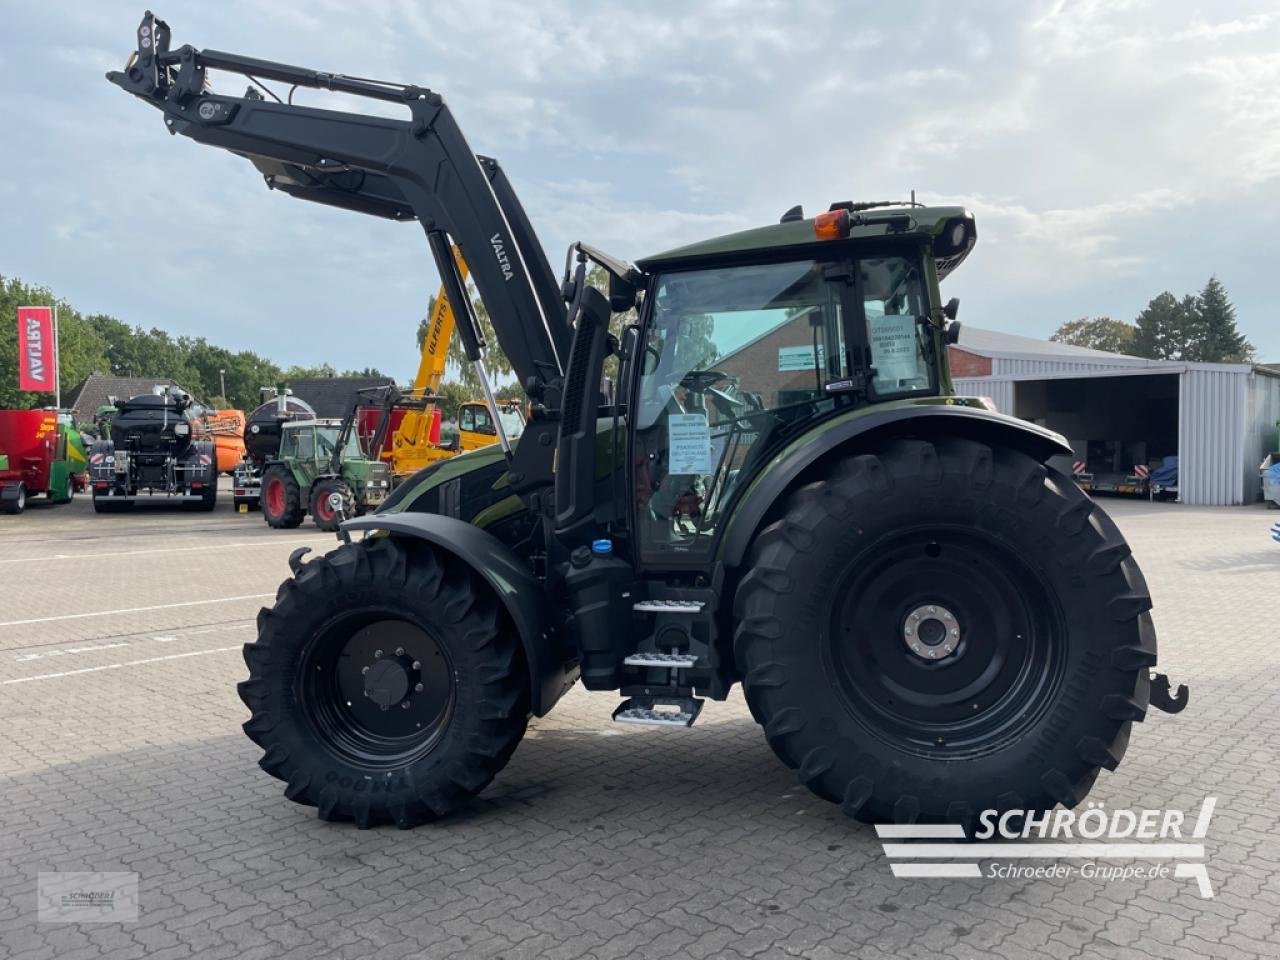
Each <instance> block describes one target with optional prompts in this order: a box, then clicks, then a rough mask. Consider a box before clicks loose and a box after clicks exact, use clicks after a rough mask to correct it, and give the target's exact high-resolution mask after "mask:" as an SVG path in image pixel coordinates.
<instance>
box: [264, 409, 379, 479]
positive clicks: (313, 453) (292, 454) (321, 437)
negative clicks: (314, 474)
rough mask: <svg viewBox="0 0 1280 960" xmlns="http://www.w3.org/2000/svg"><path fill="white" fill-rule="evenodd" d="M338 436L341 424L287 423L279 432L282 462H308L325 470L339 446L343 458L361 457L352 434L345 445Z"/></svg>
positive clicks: (320, 422)
mask: <svg viewBox="0 0 1280 960" xmlns="http://www.w3.org/2000/svg"><path fill="white" fill-rule="evenodd" d="M341 433H342V421H341V420H296V421H294V422H293V423H286V424H284V425H283V427H282V428H281V431H280V456H281V458H282V459H283V458H289V459H296V460H297V461H298V462H299V463H302V462H309V463H312V464H314V465H316V467H317V468H319V467H320V466H321V465H326V466H327V464H328V463H329V461H330V460H332V459H333V455H334V452H335V451H337V450H338V449H339V444H340V443H342V447H341V449H342V455H343V457H344V458H346V457H349V458H352V459H357V458H360V457H363V456H364V450H362V449H361V447H360V439H359V437H357V436H356V434H355V433H354V432H352V433H350V434H348V436H347V437H346V440H345V442H344V441H343V440H342V438H341Z"/></svg>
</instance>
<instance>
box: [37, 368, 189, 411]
mask: <svg viewBox="0 0 1280 960" xmlns="http://www.w3.org/2000/svg"><path fill="white" fill-rule="evenodd" d="M156 386H165V387H172V386H177V381H176V380H172V379H170V378H169V377H112V376H108V375H106V374H103V373H98V372H96V371H95V372H93V373H91V374H89V376H87V377H85V378H84V379H83V380H81V381H80V382H79V383H77V384H76V385H75V386H74V387H72V388H71V389H70V390H68V391H67V393H66V394H65V395H64V396H63V398H62V405H63V407H64V408H65V409H67V410H70V411H71V414H72V417H73V418H74V419H76V420H77V421H80V422H84V423H87V422H88V421H90V420H92V419H93V414H94V412H95V411H96V410H97V409H98V408H99V407H102V406H106V405H107V404H109V403H110V402H111V400H110V399H109V398H110V397H116V398H118V399H120V400H126V399H128V398H129V397H136V396H140V395H141V394H144V393H150V392H151V388H152V387H156Z"/></svg>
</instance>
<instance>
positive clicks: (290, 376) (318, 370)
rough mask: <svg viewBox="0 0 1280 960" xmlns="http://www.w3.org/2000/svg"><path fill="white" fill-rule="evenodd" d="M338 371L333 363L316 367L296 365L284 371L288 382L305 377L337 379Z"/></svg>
mask: <svg viewBox="0 0 1280 960" xmlns="http://www.w3.org/2000/svg"><path fill="white" fill-rule="evenodd" d="M337 375H338V369H337V368H336V367H335V366H334V365H333V364H332V363H322V364H320V365H319V366H315V367H304V366H301V365H299V364H296V363H295V364H294V365H293V366H291V367H288V368H287V369H286V370H285V371H284V376H285V379H286V380H297V379H301V378H303V377H336V376H337Z"/></svg>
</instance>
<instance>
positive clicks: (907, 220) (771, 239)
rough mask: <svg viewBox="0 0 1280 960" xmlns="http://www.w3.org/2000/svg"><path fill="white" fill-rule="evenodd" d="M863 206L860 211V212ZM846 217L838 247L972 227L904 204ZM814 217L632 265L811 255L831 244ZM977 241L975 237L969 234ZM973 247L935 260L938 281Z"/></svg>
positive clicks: (954, 211)
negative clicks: (845, 233)
mask: <svg viewBox="0 0 1280 960" xmlns="http://www.w3.org/2000/svg"><path fill="white" fill-rule="evenodd" d="M845 206H846V205H844V204H833V205H832V210H836V209H839V208H841V207H845ZM860 206H862V207H864V208H862V209H859V207H860ZM852 207H853V209H852V210H851V211H850V218H851V226H850V229H849V233H848V236H847V237H846V238H845V239H844V240H843V241H835V242H845V243H848V242H857V241H868V240H881V239H884V238H886V237H888V238H892V239H893V240H901V239H907V238H919V239H933V238H936V237H939V236H940V235H941V234H942V232H943V230H944V229H945V228H946V227H947V226H948V224H950V223H951V222H952V221H954V220H956V219H967V220H969V222H970V223H971V224H972V221H973V217H972V214H970V213H969V212H968V211H967V210H965V209H964V208H963V207H925V206H918V205H917V206H911V205H909V204H894V205H874V206H871V205H859V204H853V205H852ZM818 219H819V217H807V218H804V217H798V218H797V219H785V220H784V221H783V222H781V223H776V224H771V225H770V226H767V227H755V228H753V229H751V230H741V231H739V232H737V233H729V234H725V235H724V236H722V237H713V238H712V239H710V240H702V241H699V242H698V243H691V244H687V245H685V246H683V247H675V248H674V249H672V250H665V251H663V252H662V253H656V254H653V255H652V256H648V257H644V258H642V259H640V260H638V261H637V262H636V265H637V266H638V267H640V269H642V270H644V271H645V272H646V273H652V272H654V271H656V270H666V269H672V268H679V267H682V266H696V265H698V264H699V263H702V262H706V261H712V260H719V259H723V258H731V257H738V256H745V257H749V256H751V255H753V254H757V255H760V254H771V253H774V252H784V251H788V250H794V251H796V252H800V251H802V250H805V249H811V248H813V247H815V246H819V245H822V244H826V243H831V242H833V241H831V240H821V239H819V238H818V235H817V233H816V231H815V223H816V222H817V221H818ZM974 236H976V234H974ZM972 246H973V243H972V242H970V243H969V244H968V246H967V248H966V249H965V250H963V252H962V255H961V256H958V257H955V256H950V257H947V258H946V262H945V270H944V269H943V268H944V262H943V260H942V259H941V258H940V259H939V278H941V277H942V276H943V275H944V274H945V273H947V272H950V271H951V270H953V269H955V267H957V266H959V263H960V260H963V259H964V255H967V254H968V251H969V249H971V248H972Z"/></svg>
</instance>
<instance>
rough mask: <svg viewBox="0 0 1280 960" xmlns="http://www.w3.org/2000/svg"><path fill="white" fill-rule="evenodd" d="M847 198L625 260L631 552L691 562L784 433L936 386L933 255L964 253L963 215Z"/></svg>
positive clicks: (944, 383)
mask: <svg viewBox="0 0 1280 960" xmlns="http://www.w3.org/2000/svg"><path fill="white" fill-rule="evenodd" d="M853 206H854V205H848V206H847V207H846V206H841V205H836V206H833V207H832V209H831V211H829V212H827V213H825V214H822V215H820V216H819V217H817V218H815V219H813V220H804V219H796V220H788V221H784V222H783V223H780V224H778V225H777V226H774V227H766V228H763V229H759V230H753V231H747V232H746V233H744V234H738V235H735V236H731V237H722V238H718V239H716V240H712V241H707V242H705V243H702V244H696V245H693V246H690V247H684V248H680V249H678V250H674V251H671V252H670V253H666V254H661V255H659V256H656V257H652V258H649V259H647V260H643V261H641V266H642V267H643V268H644V269H645V270H646V271H647V272H648V273H649V277H648V282H647V296H646V304H645V309H644V310H643V311H642V315H641V325H640V329H639V334H638V337H637V342H638V350H637V358H638V359H637V363H636V364H635V366H634V374H633V381H634V382H633V383H632V384H631V385H630V386H631V394H630V406H631V411H632V418H631V419H632V429H633V436H632V440H631V442H632V457H631V459H630V463H631V469H632V471H633V484H632V487H631V489H633V490H634V491H635V502H634V504H633V507H634V519H635V526H636V531H637V534H638V543H639V553H640V559H641V560H642V561H644V562H646V563H650V564H654V565H657V566H666V565H683V564H686V563H697V564H702V563H705V562H706V561H707V560H708V558H709V557H710V555H711V551H712V548H713V546H714V544H715V542H716V534H717V532H718V531H719V529H720V528H721V527H722V525H723V523H722V521H723V519H724V516H725V512H726V509H727V507H728V505H729V504H730V503H731V502H733V500H734V497H735V494H736V493H737V492H738V488H739V485H740V483H741V482H743V481H744V480H749V479H750V478H751V476H752V475H753V474H754V473H755V472H756V470H757V469H758V468H759V467H760V466H761V465H762V464H763V463H764V462H765V461H766V460H767V458H768V455H769V454H770V453H771V452H773V451H775V450H777V449H778V448H779V447H780V446H782V445H783V444H784V443H785V442H786V441H787V439H788V438H793V437H796V436H799V435H801V434H804V433H805V432H807V431H809V430H810V429H813V428H814V427H816V426H817V425H818V424H820V423H822V422H823V421H825V420H828V419H831V418H833V417H835V416H838V415H839V414H841V413H844V412H848V411H849V410H852V409H855V408H858V407H863V406H866V405H868V404H883V403H888V402H892V401H912V400H916V399H919V398H927V397H935V396H937V395H938V394H939V393H940V392H943V391H944V390H947V389H948V388H949V386H950V384H949V380H948V376H947V372H946V356H945V343H946V342H947V341H948V340H949V339H951V337H952V336H953V335H954V331H955V329H958V328H954V327H953V328H952V329H950V330H949V329H948V328H947V324H948V318H947V317H946V316H945V315H944V308H943V306H942V303H941V299H940V296H939V293H938V280H939V278H940V277H939V274H940V272H941V271H940V270H939V262H940V260H943V259H945V260H946V267H947V269H952V268H954V266H955V265H957V264H958V262H959V260H960V259H961V258H962V257H963V255H964V254H967V253H968V251H969V249H970V248H971V247H972V245H973V243H974V241H975V239H976V231H975V228H974V221H973V218H972V216H970V215H969V214H967V213H966V212H965V211H964V210H962V209H960V208H927V207H908V206H903V207H894V208H890V209H888V210H877V211H876V213H875V214H874V215H868V214H865V213H862V212H857V213H854V212H851V210H850V209H849V207H853ZM952 312H953V313H954V308H952Z"/></svg>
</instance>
